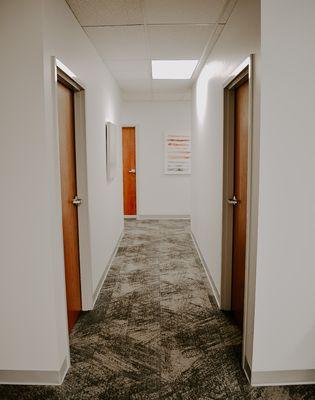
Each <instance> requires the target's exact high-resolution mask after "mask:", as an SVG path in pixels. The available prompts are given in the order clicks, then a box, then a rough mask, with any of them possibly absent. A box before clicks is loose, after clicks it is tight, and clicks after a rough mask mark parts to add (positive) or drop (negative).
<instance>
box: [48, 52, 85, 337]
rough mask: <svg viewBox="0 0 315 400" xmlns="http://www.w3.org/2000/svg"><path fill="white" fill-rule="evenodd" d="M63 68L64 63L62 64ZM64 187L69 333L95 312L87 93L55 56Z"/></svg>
mask: <svg viewBox="0 0 315 400" xmlns="http://www.w3.org/2000/svg"><path fill="white" fill-rule="evenodd" d="M62 65H63V64H62ZM53 68H54V74H55V75H54V76H55V77H56V86H55V93H56V111H57V115H56V116H57V120H56V123H58V125H57V128H58V129H57V132H58V135H57V136H58V148H59V160H58V162H59V170H60V188H61V212H62V233H63V247H64V265H65V292H66V301H67V317H68V331H69V332H71V330H72V328H73V327H74V325H75V323H76V321H77V319H78V317H79V315H80V313H81V311H82V310H88V309H91V306H92V304H93V289H92V275H91V260H90V258H91V257H90V240H89V217H88V190H87V159H86V137H85V91H84V88H83V87H82V86H81V85H80V84H78V83H77V82H76V81H75V80H74V79H72V78H71V77H70V76H69V75H68V74H67V72H66V71H64V70H63V69H61V67H59V61H58V60H57V59H55V58H54V57H53Z"/></svg>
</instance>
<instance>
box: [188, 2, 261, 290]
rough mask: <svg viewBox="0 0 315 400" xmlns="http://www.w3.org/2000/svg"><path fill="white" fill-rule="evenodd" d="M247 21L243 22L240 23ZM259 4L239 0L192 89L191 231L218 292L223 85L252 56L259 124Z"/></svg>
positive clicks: (255, 116)
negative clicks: (254, 66) (253, 58)
mask: <svg viewBox="0 0 315 400" xmlns="http://www.w3.org/2000/svg"><path fill="white" fill-rule="evenodd" d="M245 21H246V23H245ZM259 52H260V2H259V0H254V1H253V0H239V1H238V3H237V5H236V7H235V9H234V11H233V13H232V16H231V18H230V19H229V21H228V23H227V26H226V27H225V29H224V31H223V33H222V35H221V37H220V38H219V40H218V42H217V43H216V45H215V47H214V49H213V51H212V53H211V55H210V57H209V59H208V61H207V63H206V65H205V66H204V68H203V70H202V71H201V73H200V75H199V77H198V80H197V82H196V85H195V89H194V101H193V114H192V121H193V122H192V124H193V129H192V131H193V140H192V143H193V153H192V156H193V175H192V230H193V232H194V235H195V237H196V239H197V242H198V245H199V247H200V250H201V252H202V254H203V256H204V258H205V261H206V263H207V264H208V267H209V269H210V273H211V275H212V277H213V280H214V283H215V285H216V288H217V290H218V292H219V293H220V290H221V289H220V284H221V235H222V174H223V170H222V168H223V86H224V82H225V81H226V80H227V78H228V77H229V75H230V74H231V73H232V72H233V71H234V69H235V68H236V67H238V65H240V64H241V62H242V61H244V59H245V58H246V57H248V56H249V55H250V54H251V53H254V54H255V55H256V75H255V85H256V86H255V89H256V90H255V99H254V101H255V113H254V124H255V128H256V126H257V121H259V115H258V114H259V107H258V94H259V93H258V90H257V87H258V84H259V82H258V74H257V69H258V60H259Z"/></svg>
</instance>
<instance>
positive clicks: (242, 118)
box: [231, 81, 249, 329]
mask: <svg viewBox="0 0 315 400" xmlns="http://www.w3.org/2000/svg"><path fill="white" fill-rule="evenodd" d="M248 88H249V84H248V81H247V82H245V83H243V84H242V85H241V86H239V87H238V88H237V89H236V90H235V137H234V195H235V197H236V199H237V200H238V204H237V205H235V206H234V212H233V214H234V215H233V264H232V265H233V266H232V297H231V303H232V304H231V309H232V313H233V315H234V318H235V321H236V323H237V324H238V325H239V327H240V328H241V329H242V327H243V314H244V288H245V253H246V214H247V162H248Z"/></svg>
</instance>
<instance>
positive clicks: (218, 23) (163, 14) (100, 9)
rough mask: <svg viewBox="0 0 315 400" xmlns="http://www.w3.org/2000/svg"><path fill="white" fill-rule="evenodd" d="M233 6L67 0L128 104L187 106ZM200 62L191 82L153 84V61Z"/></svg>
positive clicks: (172, 0) (218, 0)
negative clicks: (165, 102) (181, 103)
mask: <svg viewBox="0 0 315 400" xmlns="http://www.w3.org/2000/svg"><path fill="white" fill-rule="evenodd" d="M236 2H237V0H89V1H86V0H67V3H68V4H69V6H70V8H71V10H72V12H73V13H74V15H75V17H76V18H77V20H78V21H79V23H80V24H81V26H82V27H83V29H84V30H85V32H86V34H87V35H88V37H89V39H90V40H91V42H92V43H93V44H94V46H95V47H96V49H97V51H98V53H99V54H100V56H101V57H102V59H103V61H104V62H105V64H106V65H107V66H108V68H109V70H110V71H111V73H112V74H113V76H114V77H115V79H116V80H117V83H118V84H119V86H120V87H121V89H122V93H123V97H124V98H125V99H128V100H183V99H185V100H187V99H189V98H190V92H191V86H192V84H193V81H194V80H195V79H196V76H197V75H198V73H199V72H200V70H201V68H202V66H203V65H204V63H205V62H206V60H207V58H208V56H209V54H210V52H211V50H212V48H213V47H214V45H215V43H216V41H217V40H218V38H219V36H220V34H221V32H222V30H223V28H224V26H225V24H226V22H227V21H228V18H229V16H230V15H231V13H232V11H233V9H234V6H235V4H236ZM152 59H161V60H172V59H173V60H180V59H182V60H199V62H198V65H197V67H196V70H195V73H194V74H193V77H192V79H191V80H160V81H156V80H152V70H151V60H152Z"/></svg>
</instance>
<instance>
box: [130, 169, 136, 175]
mask: <svg viewBox="0 0 315 400" xmlns="http://www.w3.org/2000/svg"><path fill="white" fill-rule="evenodd" d="M128 172H129V174H135V173H136V170H135V169H134V168H132V169H130V170H129V171H128Z"/></svg>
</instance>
